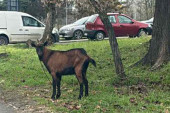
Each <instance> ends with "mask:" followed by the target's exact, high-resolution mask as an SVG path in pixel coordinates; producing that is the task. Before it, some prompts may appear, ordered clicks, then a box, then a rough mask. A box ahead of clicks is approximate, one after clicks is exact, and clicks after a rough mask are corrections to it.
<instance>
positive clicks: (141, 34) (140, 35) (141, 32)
mask: <svg viewBox="0 0 170 113" xmlns="http://www.w3.org/2000/svg"><path fill="white" fill-rule="evenodd" d="M146 35H147V32H146V31H145V30H144V29H140V30H139V32H138V35H137V36H138V37H142V36H146Z"/></svg>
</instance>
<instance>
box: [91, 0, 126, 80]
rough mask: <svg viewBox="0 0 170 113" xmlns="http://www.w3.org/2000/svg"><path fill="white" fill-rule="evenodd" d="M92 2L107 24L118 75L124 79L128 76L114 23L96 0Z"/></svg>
mask: <svg viewBox="0 0 170 113" xmlns="http://www.w3.org/2000/svg"><path fill="white" fill-rule="evenodd" d="M90 2H91V3H92V4H93V6H94V8H95V10H96V12H97V13H98V14H99V16H100V19H101V20H102V22H103V24H104V26H105V28H106V30H107V32H108V36H109V42H110V47H111V50H112V54H113V59H114V64H115V68H116V74H117V75H118V76H120V78H122V79H124V78H125V77H126V74H125V71H124V67H123V63H122V60H121V55H120V51H119V47H118V43H117V39H116V36H115V33H114V29H113V27H112V24H111V23H110V21H109V19H108V16H107V14H106V12H104V11H100V10H99V9H98V6H96V5H97V4H96V2H95V1H94V0H90Z"/></svg>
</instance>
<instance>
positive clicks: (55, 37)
mask: <svg viewBox="0 0 170 113" xmlns="http://www.w3.org/2000/svg"><path fill="white" fill-rule="evenodd" d="M52 41H53V43H55V42H59V36H58V35H55V34H52Z"/></svg>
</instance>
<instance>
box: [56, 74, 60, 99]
mask: <svg viewBox="0 0 170 113" xmlns="http://www.w3.org/2000/svg"><path fill="white" fill-rule="evenodd" d="M60 81H61V76H60V75H58V76H57V95H56V98H57V99H58V98H59V97H60V95H61V92H60Z"/></svg>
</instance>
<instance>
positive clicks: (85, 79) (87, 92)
mask: <svg viewBox="0 0 170 113" xmlns="http://www.w3.org/2000/svg"><path fill="white" fill-rule="evenodd" d="M83 83H84V85H85V96H88V95H89V86H88V80H87V78H86V76H85V75H83Z"/></svg>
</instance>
